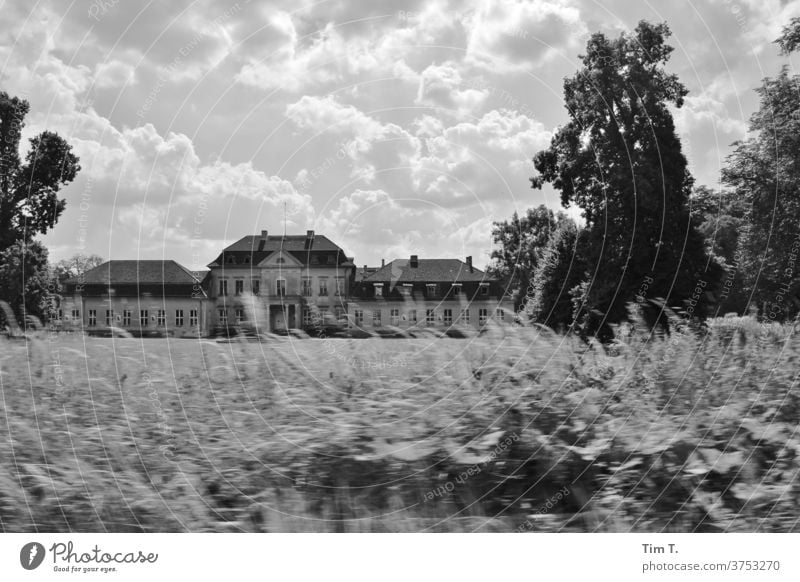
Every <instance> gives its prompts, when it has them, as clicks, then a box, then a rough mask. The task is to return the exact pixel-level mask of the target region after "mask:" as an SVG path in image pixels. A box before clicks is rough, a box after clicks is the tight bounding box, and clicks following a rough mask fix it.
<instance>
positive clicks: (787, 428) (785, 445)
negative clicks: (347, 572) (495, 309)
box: [0, 319, 800, 531]
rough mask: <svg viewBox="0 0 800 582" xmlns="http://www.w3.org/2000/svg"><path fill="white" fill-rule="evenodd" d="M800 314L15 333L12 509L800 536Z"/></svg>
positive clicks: (421, 527)
mask: <svg viewBox="0 0 800 582" xmlns="http://www.w3.org/2000/svg"><path fill="white" fill-rule="evenodd" d="M634 321H635V320H634ZM791 332H792V330H791V328H790V327H788V326H776V325H772V326H761V325H760V324H758V323H757V322H755V321H754V320H750V319H742V320H735V321H734V320H717V321H714V322H711V323H710V324H709V325H708V326H707V327H706V328H703V329H692V330H690V329H682V328H680V326H673V331H672V332H671V333H669V334H667V333H662V334H650V333H647V332H645V331H644V330H643V329H642V328H641V327H640V326H637V325H636V324H634V325H631V326H629V327H628V328H627V329H625V330H622V329H620V330H618V337H619V338H620V339H618V340H617V341H616V342H615V343H614V344H611V345H609V346H601V345H599V344H590V345H588V346H587V345H586V344H584V343H582V342H580V341H579V340H577V339H575V338H572V337H565V336H561V335H556V334H554V333H552V332H549V331H548V330H546V329H545V328H505V329H503V328H497V329H494V330H493V331H492V332H491V333H489V334H487V335H485V336H481V337H478V338H473V339H468V340H455V339H369V340H343V339H338V340H295V339H292V338H283V339H280V340H274V341H270V342H263V343H255V342H249V343H248V342H244V343H236V342H233V343H214V342H210V341H191V340H153V339H148V340H135V339H96V338H88V337H83V336H64V335H60V336H42V337H40V338H38V339H31V340H29V341H19V340H16V341H10V340H8V341H5V342H3V343H2V344H0V386H1V387H2V399H0V406H1V407H2V414H0V439H2V445H0V528H2V530H3V531H68V530H72V531H796V530H798V529H800V527H798V509H797V507H798V503H797V502H798V498H799V494H800V481H799V480H798V473H797V472H798V467H800V463H798V455H800V435H798V432H797V427H798V420H800V398H799V397H798V388H797V373H798V369H799V368H798V358H799V357H800V345H798V341H797V339H796V338H795V337H794V336H793V335H792V333H791Z"/></svg>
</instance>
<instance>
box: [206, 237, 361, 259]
mask: <svg viewBox="0 0 800 582" xmlns="http://www.w3.org/2000/svg"><path fill="white" fill-rule="evenodd" d="M306 240H308V236H307V235H305V234H301V235H286V236H283V235H275V236H267V237H263V236H261V235H257V234H251V235H247V236H244V237H242V238H241V239H239V240H238V241H236V242H235V243H233V244H232V245H229V246H227V247H226V248H225V249H224V250H223V251H222V253H221V254H220V255H219V256H217V258H216V259H214V261H212V262H211V263H209V265H208V266H209V267H220V266H222V265H226V264H228V262H229V260H230V261H232V262H233V263H234V264H253V265H257V264H258V263H260V262H261V261H263V260H264V259H265V258H267V257H268V256H269V255H271V254H272V253H274V252H275V251H280V250H283V251H285V252H287V253H289V254H290V255H292V256H293V257H294V258H296V259H297V260H298V261H300V262H301V263H303V264H304V265H306V264H308V263H309V262H310V259H311V256H312V254H313V255H314V256H315V257H316V256H317V253H319V252H322V253H326V254H327V253H336V254H337V255H338V256H339V258H338V262H337V265H338V266H339V267H352V266H354V265H353V262H352V258H351V257H347V256H346V254H345V252H344V250H343V249H342V248H341V247H340V246H339V245H337V244H336V243H334V242H333V241H331V240H330V239H329V238H328V237H326V236H325V235H322V234H315V235H314V237H313V241H312V244H311V247H310V248H306ZM262 243H263V244H262ZM312 251H313V253H312ZM323 266H324V265H323Z"/></svg>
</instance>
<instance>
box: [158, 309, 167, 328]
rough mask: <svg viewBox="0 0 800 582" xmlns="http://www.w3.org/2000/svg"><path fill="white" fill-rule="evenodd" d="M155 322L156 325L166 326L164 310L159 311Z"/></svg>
mask: <svg viewBox="0 0 800 582" xmlns="http://www.w3.org/2000/svg"><path fill="white" fill-rule="evenodd" d="M156 315H157V320H156V325H166V323H167V312H166V310H164V309H159V310H158V313H157V314H156Z"/></svg>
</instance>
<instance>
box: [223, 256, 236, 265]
mask: <svg viewBox="0 0 800 582" xmlns="http://www.w3.org/2000/svg"><path fill="white" fill-rule="evenodd" d="M225 262H226V263H228V264H233V263H235V262H236V259H235V258H233V257H227V258H226V259H225Z"/></svg>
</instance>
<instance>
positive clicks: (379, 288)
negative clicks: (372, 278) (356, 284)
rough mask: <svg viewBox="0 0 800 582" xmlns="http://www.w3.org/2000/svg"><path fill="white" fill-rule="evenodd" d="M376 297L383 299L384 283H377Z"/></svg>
mask: <svg viewBox="0 0 800 582" xmlns="http://www.w3.org/2000/svg"><path fill="white" fill-rule="evenodd" d="M375 297H383V283H375Z"/></svg>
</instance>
